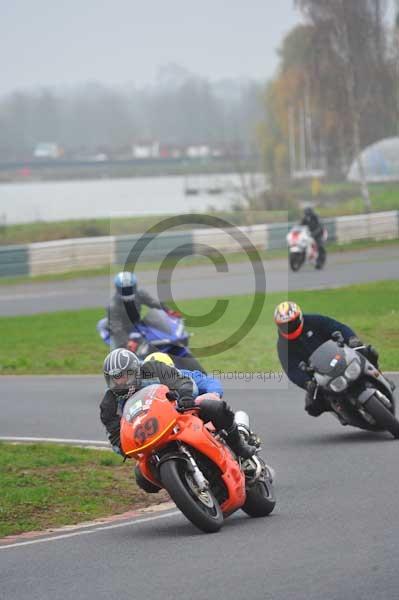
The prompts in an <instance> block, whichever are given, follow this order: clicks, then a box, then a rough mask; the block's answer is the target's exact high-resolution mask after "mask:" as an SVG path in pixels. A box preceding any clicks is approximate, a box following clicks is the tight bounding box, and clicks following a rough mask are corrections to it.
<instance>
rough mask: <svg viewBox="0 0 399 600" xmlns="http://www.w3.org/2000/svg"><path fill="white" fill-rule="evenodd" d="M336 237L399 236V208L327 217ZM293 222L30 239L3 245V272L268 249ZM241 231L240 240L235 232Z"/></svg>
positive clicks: (281, 241)
mask: <svg viewBox="0 0 399 600" xmlns="http://www.w3.org/2000/svg"><path fill="white" fill-rule="evenodd" d="M324 223H325V225H326V227H327V229H328V234H329V235H328V239H329V241H330V242H332V241H337V242H338V243H339V244H343V243H346V242H351V241H355V240H363V239H374V240H383V239H395V238H399V211H389V212H379V213H371V214H369V215H364V214H363V215H354V216H350V217H338V218H337V219H328V220H325V221H324ZM292 225H293V223H291V222H285V223H275V224H272V225H252V226H246V227H238V228H234V229H233V228H232V230H231V231H230V230H228V229H227V230H226V231H224V230H223V229H216V228H215V229H213V228H209V229H195V230H193V231H177V232H165V233H162V234H160V235H158V236H149V235H148V234H144V235H140V234H138V235H131V236H129V235H128V236H121V237H113V236H110V237H98V238H79V239H70V240H60V241H54V242H44V243H36V244H30V245H28V246H0V277H7V276H15V275H40V274H47V273H64V272H67V271H73V270H79V269H87V268H93V267H102V266H105V265H111V264H116V265H120V266H122V267H123V266H124V265H125V264H126V262H127V261H128V258H129V253H130V252H131V251H132V249H133V248H135V254H136V256H137V255H138V254H139V255H140V258H139V260H140V262H143V261H152V260H155V261H157V260H159V259H163V258H165V256H167V254H168V253H173V254H174V255H177V256H179V255H181V256H182V255H183V254H190V253H192V254H195V253H196V252H201V250H203V246H206V247H211V248H215V249H217V250H219V251H221V252H223V251H226V252H234V251H236V250H241V249H242V248H243V247H245V243H246V242H245V240H246V238H248V239H249V240H250V241H251V243H252V244H253V245H254V246H256V247H257V248H260V249H262V248H265V249H267V250H273V249H284V248H286V235H287V233H288V231H289V229H290V228H291V227H292ZM240 231H241V233H242V234H243V235H242V237H241V239H240V240H239V241H237V240H235V239H234V237H233V236H231V235H230V233H232V232H235V234H237V233H238V235H239V232H240ZM147 242H149V243H148V244H147Z"/></svg>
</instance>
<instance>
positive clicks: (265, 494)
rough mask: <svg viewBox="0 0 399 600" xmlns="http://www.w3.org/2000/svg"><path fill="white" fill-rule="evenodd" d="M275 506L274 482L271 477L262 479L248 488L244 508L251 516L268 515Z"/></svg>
mask: <svg viewBox="0 0 399 600" xmlns="http://www.w3.org/2000/svg"><path fill="white" fill-rule="evenodd" d="M275 506H276V499H275V497H274V489H273V484H272V483H271V481H270V480H269V479H260V480H259V481H257V482H256V483H255V484H254V485H253V486H252V487H250V488H249V489H248V490H247V499H246V500H245V504H244V506H243V507H242V510H243V511H244V512H245V513H247V515H249V516H250V517H267V515H270V513H271V512H272V511H273V510H274V507H275Z"/></svg>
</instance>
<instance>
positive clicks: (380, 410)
mask: <svg viewBox="0 0 399 600" xmlns="http://www.w3.org/2000/svg"><path fill="white" fill-rule="evenodd" d="M364 410H365V411H366V412H367V413H368V414H369V415H371V416H372V417H373V419H375V421H376V423H377V426H378V427H379V428H381V429H383V430H384V431H389V433H391V434H392V435H393V437H394V438H395V439H398V438H399V422H398V420H397V419H396V418H395V416H394V415H393V414H392V413H391V412H390V411H389V410H388V409H387V408H386V407H385V406H384V405H383V404H382V402H381V401H380V400H379V399H378V398H377V396H375V395H374V396H371V398H369V400H367V402H366V404H365V405H364Z"/></svg>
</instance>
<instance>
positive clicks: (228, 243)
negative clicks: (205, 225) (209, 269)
mask: <svg viewBox="0 0 399 600" xmlns="http://www.w3.org/2000/svg"><path fill="white" fill-rule="evenodd" d="M267 233H268V231H267V225H248V226H245V227H234V228H226V229H213V228H210V229H194V230H193V231H192V234H193V244H194V252H196V253H198V254H202V253H207V249H209V252H211V250H212V249H215V250H219V251H220V252H242V250H243V249H244V248H249V247H250V245H251V244H252V245H253V246H255V247H256V248H258V249H261V250H263V249H265V248H266V247H267Z"/></svg>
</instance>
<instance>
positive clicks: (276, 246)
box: [266, 221, 294, 250]
mask: <svg viewBox="0 0 399 600" xmlns="http://www.w3.org/2000/svg"><path fill="white" fill-rule="evenodd" d="M293 225H294V223H290V222H289V221H286V222H285V223H273V225H268V226H267V232H268V240H267V246H266V249H267V250H281V249H283V248H286V247H287V239H286V238H287V233H288V232H289V230H290V229H291V227H292V226H293Z"/></svg>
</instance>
